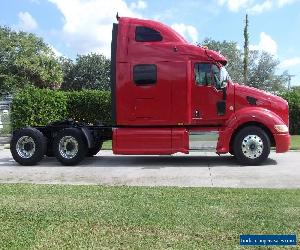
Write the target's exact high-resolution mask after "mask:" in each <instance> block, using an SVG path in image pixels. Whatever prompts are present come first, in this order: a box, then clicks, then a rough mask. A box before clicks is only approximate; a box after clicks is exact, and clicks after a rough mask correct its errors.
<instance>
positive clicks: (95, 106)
mask: <svg viewBox="0 0 300 250" xmlns="http://www.w3.org/2000/svg"><path fill="white" fill-rule="evenodd" d="M66 95H67V97H68V103H67V111H68V114H69V117H68V118H71V119H73V120H75V121H82V122H87V123H97V122H99V121H100V122H104V123H111V98H110V92H108V91H99V90H83V91H72V92H66Z"/></svg>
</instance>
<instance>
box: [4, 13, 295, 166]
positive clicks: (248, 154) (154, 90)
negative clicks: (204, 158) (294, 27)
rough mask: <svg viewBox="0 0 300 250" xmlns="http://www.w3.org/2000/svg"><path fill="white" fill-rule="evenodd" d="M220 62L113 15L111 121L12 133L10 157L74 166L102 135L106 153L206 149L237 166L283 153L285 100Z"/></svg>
mask: <svg viewBox="0 0 300 250" xmlns="http://www.w3.org/2000/svg"><path fill="white" fill-rule="evenodd" d="M226 64H227V60H226V58H225V57H224V56H222V55H220V54H219V53H217V52H216V51H213V50H210V49H208V48H206V47H201V46H195V45H191V44H189V43H188V42H187V41H186V40H185V39H184V38H183V37H182V36H181V35H179V34H178V33H177V32H176V31H174V30H173V29H171V28H170V27H168V26H166V25H164V24H162V23H159V22H155V21H151V20H141V19H136V18H126V17H121V18H118V23H115V24H113V30H112V43H111V96H112V120H113V124H112V125H111V124H109V125H103V124H101V123H99V124H83V123H79V122H77V121H72V120H71V121H70V120H65V121H57V122H54V123H51V124H48V125H46V126H36V127H29V128H28V127H27V128H22V129H19V130H17V131H15V132H14V134H13V137H12V141H11V146H10V149H11V153H12V156H13V158H14V159H15V160H16V161H17V162H18V163H20V164H21V165H34V164H36V163H37V162H39V161H40V160H42V159H43V157H44V155H47V156H50V157H51V156H55V157H56V158H57V159H58V160H59V161H60V162H61V163H62V164H63V165H75V164H78V163H79V162H80V161H82V160H83V159H84V157H86V156H93V155H96V154H97V153H98V152H99V150H100V149H101V146H102V143H103V142H104V141H106V140H112V145H113V148H112V149H113V153H114V154H126V155H145V154H146V155H170V154H175V153H185V154H188V153H189V152H191V151H198V152H201V151H213V152H216V153H217V154H219V155H220V154H226V153H231V154H232V155H234V157H235V158H236V159H237V160H238V162H239V163H241V164H245V165H258V164H261V163H262V162H263V161H264V160H266V159H267V158H268V156H269V154H270V149H271V147H275V149H276V152H277V153H283V152H286V151H288V149H289V146H290V135H289V129H288V124H289V117H288V103H287V102H286V101H285V100H284V99H282V98H280V97H278V96H275V95H272V94H270V93H267V92H264V91H261V90H258V89H255V88H250V87H247V86H244V85H241V84H238V83H235V82H233V81H232V80H231V78H230V76H229V74H228V72H227V70H226Z"/></svg>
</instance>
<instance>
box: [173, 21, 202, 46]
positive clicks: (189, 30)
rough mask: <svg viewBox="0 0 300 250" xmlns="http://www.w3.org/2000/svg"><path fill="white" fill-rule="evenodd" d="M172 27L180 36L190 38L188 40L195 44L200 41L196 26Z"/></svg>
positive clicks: (176, 24)
mask: <svg viewBox="0 0 300 250" xmlns="http://www.w3.org/2000/svg"><path fill="white" fill-rule="evenodd" d="M171 27H172V28H173V29H174V30H176V31H177V32H178V33H179V34H180V35H182V36H184V37H186V38H188V40H191V41H192V42H193V43H196V42H197V41H198V31H197V29H196V28H195V27H194V26H192V25H186V24H184V23H174V24H172V25H171Z"/></svg>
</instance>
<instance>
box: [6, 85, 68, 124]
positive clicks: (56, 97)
mask: <svg viewBox="0 0 300 250" xmlns="http://www.w3.org/2000/svg"><path fill="white" fill-rule="evenodd" d="M66 107H67V96H66V95H65V94H64V93H63V92H60V91H54V90H50V89H38V88H34V87H27V88H25V89H23V90H21V91H19V92H18V93H17V94H15V96H14V97H13V102H12V108H11V112H12V113H11V123H12V127H13V128H14V129H16V128H21V127H26V126H40V125H46V124H47V123H49V122H54V121H57V120H62V119H65V118H67V108H66Z"/></svg>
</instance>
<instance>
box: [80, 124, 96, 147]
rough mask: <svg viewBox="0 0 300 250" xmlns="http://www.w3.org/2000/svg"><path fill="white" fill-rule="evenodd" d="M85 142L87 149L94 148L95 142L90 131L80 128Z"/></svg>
mask: <svg viewBox="0 0 300 250" xmlns="http://www.w3.org/2000/svg"><path fill="white" fill-rule="evenodd" d="M80 129H81V131H82V133H83V135H84V137H85V139H86V141H87V144H88V148H92V147H94V146H95V140H94V137H93V136H92V134H91V131H90V130H89V129H88V128H87V127H81V128H80Z"/></svg>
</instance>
